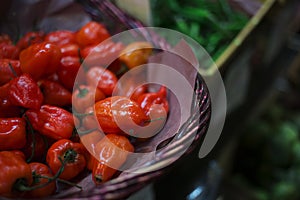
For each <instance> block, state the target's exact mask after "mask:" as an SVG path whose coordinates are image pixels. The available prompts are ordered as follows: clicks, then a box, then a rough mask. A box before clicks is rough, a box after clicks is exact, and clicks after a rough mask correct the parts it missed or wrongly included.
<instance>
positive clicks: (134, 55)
mask: <svg viewBox="0 0 300 200" xmlns="http://www.w3.org/2000/svg"><path fill="white" fill-rule="evenodd" d="M152 49H153V47H152V45H151V44H150V43H148V42H133V43H130V44H129V45H128V46H126V47H125V49H123V51H122V52H121V53H120V57H119V60H120V61H121V62H122V63H124V64H126V66H127V67H128V68H129V69H132V68H134V67H137V66H139V65H142V64H145V63H147V61H148V58H149V56H150V55H151V53H152Z"/></svg>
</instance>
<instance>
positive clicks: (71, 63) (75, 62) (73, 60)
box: [57, 56, 81, 91]
mask: <svg viewBox="0 0 300 200" xmlns="http://www.w3.org/2000/svg"><path fill="white" fill-rule="evenodd" d="M80 65H81V62H80V58H79V57H78V56H67V57H63V58H62V59H61V61H60V67H59V68H58V70H57V75H58V79H59V82H60V83H61V84H62V85H63V86H64V87H65V88H66V89H68V90H69V91H72V90H73V87H74V82H75V79H76V76H77V73H78V70H79V68H80Z"/></svg>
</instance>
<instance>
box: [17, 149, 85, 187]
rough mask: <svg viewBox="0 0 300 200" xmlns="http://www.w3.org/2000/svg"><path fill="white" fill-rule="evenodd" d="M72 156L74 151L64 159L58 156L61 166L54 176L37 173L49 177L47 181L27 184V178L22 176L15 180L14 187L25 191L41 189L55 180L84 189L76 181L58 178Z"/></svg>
mask: <svg viewBox="0 0 300 200" xmlns="http://www.w3.org/2000/svg"><path fill="white" fill-rule="evenodd" d="M72 156H73V153H70V154H68V155H67V156H66V159H64V160H62V158H60V157H58V159H59V161H60V162H61V167H60V168H59V170H58V172H57V173H56V174H55V175H54V176H53V177H47V176H42V175H37V176H38V177H40V178H47V179H48V181H47V182H46V183H43V184H40V185H36V186H27V185H26V180H25V179H23V178H22V179H18V180H17V181H16V182H15V184H14V185H13V189H14V190H17V191H23V192H25V191H32V190H36V189H39V188H43V187H45V186H47V185H49V184H50V183H51V182H52V181H55V180H57V181H60V182H63V183H66V184H69V185H72V186H75V187H77V188H79V189H82V187H81V186H79V185H76V184H75V183H71V182H69V181H65V180H62V179H59V178H58V177H59V176H60V175H61V173H62V172H63V171H64V169H65V165H66V163H67V162H69V160H70V158H68V157H72Z"/></svg>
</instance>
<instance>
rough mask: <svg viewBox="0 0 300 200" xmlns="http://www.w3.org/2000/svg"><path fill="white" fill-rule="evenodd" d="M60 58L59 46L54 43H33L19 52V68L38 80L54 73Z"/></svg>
mask: <svg viewBox="0 0 300 200" xmlns="http://www.w3.org/2000/svg"><path fill="white" fill-rule="evenodd" d="M60 59H61V52H60V48H59V47H58V46H56V45H55V44H51V43H47V42H41V43H38V44H33V45H31V46H29V47H28V48H26V49H24V50H23V51H22V52H21V53H20V63H21V70H22V72H24V73H29V74H30V75H31V76H32V77H33V78H34V79H35V80H38V79H40V78H43V77H47V76H49V75H51V74H53V73H55V72H56V70H57V69H58V68H59V65H60Z"/></svg>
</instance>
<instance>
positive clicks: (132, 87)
mask: <svg viewBox="0 0 300 200" xmlns="http://www.w3.org/2000/svg"><path fill="white" fill-rule="evenodd" d="M118 89H119V88H118ZM147 91H148V86H147V85H137V84H136V83H135V82H134V81H133V80H131V79H129V80H128V81H126V83H125V85H124V86H122V88H121V90H120V93H121V94H122V95H121V96H126V97H129V98H130V99H131V100H133V101H137V99H138V98H139V97H140V96H141V95H142V94H145V93H147Z"/></svg>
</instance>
